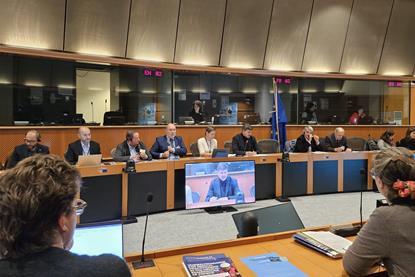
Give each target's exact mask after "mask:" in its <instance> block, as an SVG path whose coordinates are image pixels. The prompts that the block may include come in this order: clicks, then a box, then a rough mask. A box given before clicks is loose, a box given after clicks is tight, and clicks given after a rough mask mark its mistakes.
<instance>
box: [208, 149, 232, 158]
mask: <svg viewBox="0 0 415 277" xmlns="http://www.w3.org/2000/svg"><path fill="white" fill-rule="evenodd" d="M228 154H229V151H228V149H213V152H212V158H226V157H228Z"/></svg>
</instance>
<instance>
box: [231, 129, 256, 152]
mask: <svg viewBox="0 0 415 277" xmlns="http://www.w3.org/2000/svg"><path fill="white" fill-rule="evenodd" d="M257 149H258V148H257V142H256V139H255V137H254V136H251V137H250V138H249V139H247V138H246V137H244V136H243V135H242V134H238V135H236V136H234V137H233V138H232V153H233V154H236V155H238V156H243V155H245V152H246V151H257Z"/></svg>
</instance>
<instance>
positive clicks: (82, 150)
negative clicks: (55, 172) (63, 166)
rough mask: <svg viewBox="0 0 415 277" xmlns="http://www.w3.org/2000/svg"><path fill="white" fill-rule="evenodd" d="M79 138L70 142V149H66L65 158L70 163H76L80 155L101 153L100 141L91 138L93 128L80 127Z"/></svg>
mask: <svg viewBox="0 0 415 277" xmlns="http://www.w3.org/2000/svg"><path fill="white" fill-rule="evenodd" d="M78 138H79V139H78V140H76V141H74V142H72V143H70V144H69V145H68V150H66V153H65V159H66V160H67V161H68V162H69V163H71V164H76V163H77V162H78V157H79V156H83V155H97V154H101V147H100V145H99V143H98V142H96V141H93V140H91V138H92V135H91V130H90V129H89V128H88V127H85V126H82V127H80V128H79V130H78Z"/></svg>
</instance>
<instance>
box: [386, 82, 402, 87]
mask: <svg viewBox="0 0 415 277" xmlns="http://www.w3.org/2000/svg"><path fill="white" fill-rule="evenodd" d="M388 87H390V88H400V87H402V82H401V81H388Z"/></svg>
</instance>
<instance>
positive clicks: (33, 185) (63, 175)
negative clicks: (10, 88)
mask: <svg viewBox="0 0 415 277" xmlns="http://www.w3.org/2000/svg"><path fill="white" fill-rule="evenodd" d="M80 183H81V176H80V173H79V172H78V170H77V169H76V168H75V167H73V166H71V165H70V164H69V163H67V162H65V161H63V160H62V159H60V158H59V157H57V156H55V155H37V156H33V157H30V158H27V159H25V160H24V161H22V162H20V163H19V164H18V165H17V166H16V167H15V168H13V169H10V170H7V171H5V172H4V173H2V174H1V175H0V211H1V216H0V276H2V277H11V276H28V277H29V276H55V277H60V276H62V277H64V276H90V277H93V276H97V277H98V276H108V277H109V276H131V274H130V271H129V269H128V267H127V265H126V263H125V262H124V261H123V260H122V259H120V258H118V257H116V256H114V255H109V254H104V255H100V256H86V255H82V256H80V255H76V254H73V253H71V252H70V251H69V250H70V249H71V247H72V245H73V235H74V232H75V226H76V221H77V216H79V215H80V214H82V212H83V210H84V208H85V207H86V203H85V202H84V201H83V200H81V199H77V198H76V196H77V195H78V194H79V189H80Z"/></svg>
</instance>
